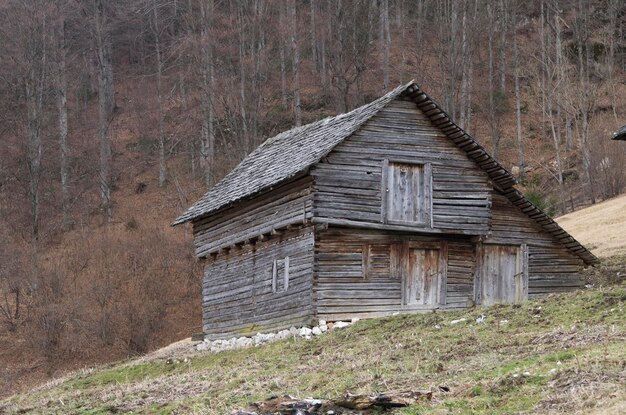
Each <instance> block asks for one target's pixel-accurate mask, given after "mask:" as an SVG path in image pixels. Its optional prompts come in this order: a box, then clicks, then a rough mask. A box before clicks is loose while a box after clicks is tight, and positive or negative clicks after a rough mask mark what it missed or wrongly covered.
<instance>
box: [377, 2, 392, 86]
mask: <svg viewBox="0 0 626 415" xmlns="http://www.w3.org/2000/svg"><path fill="white" fill-rule="evenodd" d="M379 8H380V10H379V14H380V23H379V25H380V49H381V53H382V67H383V91H387V90H388V89H389V53H390V51H389V49H390V48H391V34H390V32H389V1H388V0H381V1H380V4H379Z"/></svg>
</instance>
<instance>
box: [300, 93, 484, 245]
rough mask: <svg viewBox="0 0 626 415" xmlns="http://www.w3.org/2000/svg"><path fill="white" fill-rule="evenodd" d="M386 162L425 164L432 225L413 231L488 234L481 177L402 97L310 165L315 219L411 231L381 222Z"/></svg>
mask: <svg viewBox="0 0 626 415" xmlns="http://www.w3.org/2000/svg"><path fill="white" fill-rule="evenodd" d="M385 159H387V160H389V161H394V160H395V161H399V162H410V163H418V164H425V163H430V165H431V166H432V179H433V183H432V185H433V194H432V205H433V206H432V214H433V217H432V228H431V227H430V226H431V222H428V223H427V226H418V227H419V228H420V231H423V232H434V233H435V232H446V233H454V234H469V235H480V234H486V233H487V232H488V230H489V226H490V220H491V214H490V209H489V207H490V204H491V190H492V186H491V184H490V181H489V178H488V176H487V174H486V173H485V172H484V171H483V170H482V169H480V168H479V167H478V166H477V165H476V163H475V162H473V161H471V160H470V159H469V158H468V157H467V154H466V153H465V152H464V151H462V150H461V149H459V148H458V147H457V146H456V145H455V144H454V143H452V142H451V141H450V139H449V138H447V137H446V136H445V135H444V134H443V133H442V132H441V131H440V130H439V129H438V128H437V127H435V126H434V125H433V124H432V122H431V121H430V120H429V119H428V118H427V117H426V115H424V114H423V113H422V112H421V111H420V110H419V109H418V108H417V106H416V105H415V103H413V102H412V101H409V100H408V99H406V98H398V99H397V100H395V101H393V102H391V103H390V104H389V105H388V106H387V107H385V108H384V109H383V110H381V112H380V113H379V114H377V115H376V116H374V117H373V118H372V119H371V120H370V121H368V122H367V123H366V124H365V125H364V126H363V127H362V128H361V129H360V130H359V131H357V132H356V133H355V134H353V135H352V136H351V137H349V138H348V139H346V140H345V141H344V142H343V143H341V144H339V145H338V146H337V147H336V148H335V149H334V150H333V151H332V152H331V153H330V154H329V155H328V156H327V157H325V158H324V159H323V160H322V162H320V163H318V164H316V165H315V166H314V167H313V168H312V170H311V174H312V175H313V177H314V179H315V184H314V189H315V193H314V203H313V206H314V215H315V216H316V220H317V221H320V222H324V221H326V222H328V223H335V224H341V225H360V226H364V225H365V226H366V227H368V226H369V227H372V228H378V229H397V230H415V228H416V227H412V226H398V225H391V224H389V225H388V224H383V223H382V222H383V218H382V212H381V206H382V198H381V181H382V175H383V169H382V166H383V163H384V160H385Z"/></svg>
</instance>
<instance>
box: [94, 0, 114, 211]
mask: <svg viewBox="0 0 626 415" xmlns="http://www.w3.org/2000/svg"><path fill="white" fill-rule="evenodd" d="M93 6H94V32H95V33H94V37H95V43H96V45H95V46H96V48H95V49H96V57H97V65H98V118H99V128H98V132H99V136H100V178H99V181H100V198H101V202H102V208H103V210H104V214H105V218H106V221H107V222H110V221H111V219H112V212H111V143H110V140H109V126H110V123H111V120H112V117H113V110H114V108H115V91H114V87H113V59H112V56H111V55H112V53H111V39H110V37H109V33H108V29H107V28H106V24H107V16H106V11H105V9H104V8H105V6H104V0H94V3H93Z"/></svg>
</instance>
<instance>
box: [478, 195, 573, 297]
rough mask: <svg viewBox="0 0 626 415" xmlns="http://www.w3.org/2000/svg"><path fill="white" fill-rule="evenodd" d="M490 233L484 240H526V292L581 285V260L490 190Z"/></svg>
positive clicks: (532, 293) (536, 293)
mask: <svg viewBox="0 0 626 415" xmlns="http://www.w3.org/2000/svg"><path fill="white" fill-rule="evenodd" d="M492 200H493V207H492V210H493V213H492V214H493V218H492V233H491V235H490V236H489V237H488V238H487V239H486V240H485V244H505V245H506V244H510V245H518V246H521V245H522V244H527V246H528V274H529V280H528V296H529V298H533V297H537V296H540V295H542V294H549V293H555V292H562V291H568V290H572V289H576V288H579V287H581V286H583V285H584V280H583V278H582V276H581V274H580V271H581V269H582V267H583V265H584V264H583V261H582V259H581V258H580V257H578V256H576V255H574V254H573V253H572V252H571V251H569V250H567V249H566V248H565V247H564V246H563V245H562V244H561V243H560V242H559V241H558V240H557V239H556V238H554V237H553V236H552V235H550V234H549V233H547V232H546V231H545V230H544V229H542V228H541V226H540V225H539V224H537V222H535V221H534V220H533V219H531V218H530V217H528V216H526V215H525V214H524V213H523V212H522V211H521V210H520V209H519V208H517V207H516V206H514V205H513V204H512V203H511V202H510V201H509V200H508V199H507V198H506V197H505V196H504V195H502V194H500V193H498V192H496V191H494V193H493V196H492Z"/></svg>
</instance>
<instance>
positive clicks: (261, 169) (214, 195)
mask: <svg viewBox="0 0 626 415" xmlns="http://www.w3.org/2000/svg"><path fill="white" fill-rule="evenodd" d="M401 95H404V96H407V97H410V98H411V99H412V100H413V101H414V102H415V103H416V105H417V107H418V108H419V109H420V110H422V111H423V112H424V114H426V116H428V117H429V118H430V120H431V122H432V123H433V124H434V125H435V126H437V127H438V128H439V129H440V130H441V131H442V132H443V133H445V134H446V135H447V137H448V138H449V139H450V140H451V141H452V142H454V143H455V144H456V145H457V146H458V147H459V148H460V149H462V150H464V151H465V152H466V154H467V155H468V157H469V158H470V159H471V160H473V161H474V162H476V163H477V164H478V165H479V166H480V167H481V168H482V169H483V170H484V171H485V172H487V174H488V175H489V177H490V179H491V180H492V181H493V183H494V185H495V186H496V189H497V190H499V191H500V192H502V193H503V194H504V195H505V196H507V198H508V199H509V200H510V201H511V202H512V203H513V204H514V205H516V206H518V207H519V208H520V209H522V211H523V212H524V213H526V214H527V215H528V216H529V217H531V218H532V219H533V220H535V221H536V222H537V223H539V224H540V225H541V226H542V227H543V229H545V230H546V231H547V232H548V233H550V234H552V235H553V236H554V237H556V238H557V239H558V240H559V241H561V242H562V243H563V244H564V245H565V246H566V247H567V248H568V249H569V250H570V251H572V252H573V253H575V254H576V255H578V256H579V257H580V258H581V259H583V260H584V261H585V262H586V263H588V264H592V263H596V262H597V261H598V259H597V258H596V257H595V256H594V255H593V254H592V253H591V252H589V251H588V250H587V249H586V248H585V247H584V246H582V245H581V244H580V243H579V242H578V241H576V240H575V239H574V238H573V237H572V236H570V235H569V234H568V233H567V232H565V231H564V230H563V229H562V228H561V227H560V226H559V225H558V224H557V223H556V222H554V220H553V219H552V218H550V217H549V216H548V215H547V214H545V213H544V212H543V211H541V209H539V208H538V207H537V206H535V205H534V204H532V203H531V202H530V201H529V200H528V199H526V198H525V197H524V196H523V195H522V194H521V193H520V192H519V191H518V190H517V189H515V188H514V187H513V186H514V185H515V184H516V181H515V178H514V177H513V175H511V173H509V172H508V171H507V170H506V169H505V168H504V167H502V165H501V164H500V163H498V161H496V160H495V159H494V158H493V157H491V156H490V155H489V154H488V153H487V151H486V150H485V149H484V148H483V147H482V146H481V145H480V144H478V143H477V142H476V141H475V140H474V139H473V138H472V137H471V136H470V135H469V134H467V133H466V132H465V131H463V130H462V129H461V128H460V127H459V126H457V125H456V124H455V123H454V122H453V121H452V120H451V119H450V117H449V116H448V114H446V113H445V112H444V111H443V110H442V109H441V107H440V106H439V105H437V103H436V102H435V101H433V100H432V99H431V98H430V97H429V96H428V95H427V94H426V93H425V92H423V91H422V90H421V89H420V88H419V86H417V84H415V83H414V82H413V81H411V82H409V83H408V84H406V85H401V86H399V87H397V88H396V89H394V90H393V91H390V92H389V93H387V94H385V95H383V96H382V97H380V98H378V99H377V100H375V101H372V102H371V103H369V104H367V105H363V106H362V107H359V108H356V109H355V110H353V111H350V112H348V113H345V114H340V115H337V116H335V117H329V118H325V119H323V120H320V121H317V122H314V123H311V124H307V125H304V126H301V127H296V128H293V129H291V130H288V131H285V132H283V133H280V134H278V135H277V136H275V137H272V138H268V139H267V140H266V141H265V142H264V143H263V144H261V145H260V146H259V147H258V148H257V149H256V150H254V151H253V152H252V153H250V154H249V155H248V156H247V157H246V158H245V159H244V160H243V161H242V162H241V163H239V165H238V166H237V167H235V168H234V169H233V170H232V171H231V172H230V173H228V174H227V175H226V176H225V177H224V178H223V179H222V180H221V181H220V182H219V183H217V184H216V185H215V186H214V187H213V188H211V189H210V190H209V191H208V192H207V193H206V194H205V195H204V196H202V198H200V200H198V201H197V202H196V203H194V204H193V206H191V207H190V208H189V209H187V211H186V212H184V213H183V214H182V215H180V216H179V217H178V218H176V220H175V221H174V222H173V225H179V224H182V223H185V222H189V221H193V220H197V219H199V218H202V217H204V216H207V215H209V214H211V213H214V212H216V211H218V210H220V209H223V208H225V207H228V206H230V205H232V204H233V203H235V202H237V201H240V200H243V199H246V198H249V197H252V196H254V195H256V194H258V193H259V192H261V191H263V190H267V189H270V188H272V187H274V186H276V185H278V184H280V183H284V182H286V181H288V180H289V179H290V178H293V177H295V176H297V175H298V174H300V173H303V172H306V171H307V170H308V169H309V168H310V167H311V166H312V165H314V164H315V163H317V162H319V161H320V160H321V159H322V158H323V157H324V156H326V155H327V154H328V153H330V152H331V151H332V149H333V148H335V147H336V146H337V145H338V144H339V143H341V142H342V141H343V140H345V139H346V138H348V137H349V136H350V135H352V134H353V133H354V132H355V131H357V130H358V129H359V128H360V127H361V126H362V125H363V124H365V122H367V121H368V120H369V119H370V118H372V117H373V116H374V115H376V114H377V113H378V112H379V111H380V110H382V109H383V108H384V107H385V106H386V105H387V104H388V103H389V102H391V101H392V100H394V99H395V98H397V97H399V96H401Z"/></svg>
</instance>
